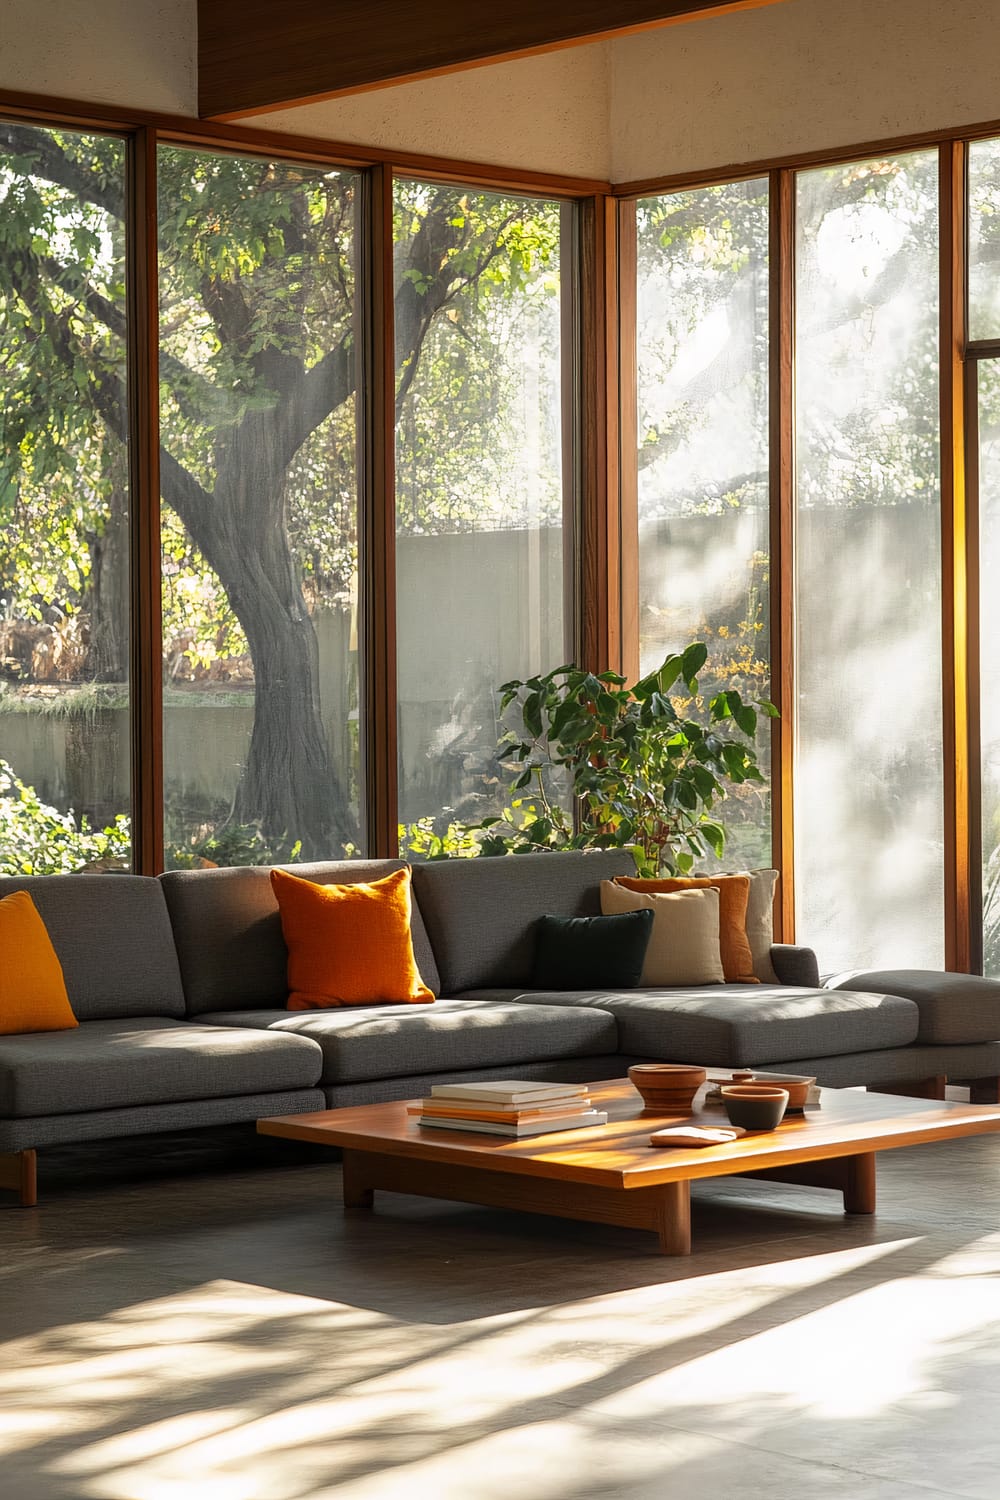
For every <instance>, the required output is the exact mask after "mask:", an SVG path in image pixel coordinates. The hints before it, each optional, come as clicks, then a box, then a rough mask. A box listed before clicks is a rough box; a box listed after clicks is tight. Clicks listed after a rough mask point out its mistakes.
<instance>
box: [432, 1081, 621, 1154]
mask: <svg viewBox="0 0 1000 1500" xmlns="http://www.w3.org/2000/svg"><path fill="white" fill-rule="evenodd" d="M408 1108H409V1112H410V1114H411V1115H416V1116H417V1117H418V1123H419V1124H421V1125H430V1126H432V1127H433V1128H434V1129H435V1130H477V1131H480V1132H482V1134H484V1135H505V1136H510V1137H511V1138H512V1139H514V1140H519V1139H522V1138H523V1137H525V1136H531V1135H549V1134H551V1133H552V1132H553V1131H556V1130H580V1129H582V1128H583V1127H584V1126H585V1125H606V1124H607V1120H608V1117H607V1115H606V1114H605V1112H604V1111H603V1110H599V1109H594V1108H593V1106H592V1103H591V1099H590V1095H589V1094H588V1092H587V1087H586V1084H582V1083H533V1082H530V1081H528V1082H522V1081H521V1080H519V1079H516V1078H505V1079H502V1080H500V1081H498V1082H495V1083H435V1084H434V1085H432V1087H431V1092H430V1097H429V1098H427V1099H422V1100H421V1102H420V1103H419V1104H411V1105H409V1106H408Z"/></svg>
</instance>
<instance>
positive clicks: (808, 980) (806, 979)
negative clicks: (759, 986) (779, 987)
mask: <svg viewBox="0 0 1000 1500" xmlns="http://www.w3.org/2000/svg"><path fill="white" fill-rule="evenodd" d="M771 963H772V964H773V966H774V972H775V973H776V974H777V976H778V979H779V980H780V982H781V983H782V984H801V985H803V986H804V987H805V988H806V989H810V990H818V989H819V963H818V962H817V959H816V955H815V953H814V952H813V950H812V949H811V948H800V947H798V946H797V945H796V944H795V943H772V944H771Z"/></svg>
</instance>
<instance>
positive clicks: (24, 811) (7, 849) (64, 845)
mask: <svg viewBox="0 0 1000 1500" xmlns="http://www.w3.org/2000/svg"><path fill="white" fill-rule="evenodd" d="M130 849H131V835H130V829H129V820H128V818H126V817H122V816H119V817H117V818H116V819H115V821H114V823H112V824H111V825H110V826H109V827H107V828H102V829H100V830H98V829H92V828H91V827H90V825H89V824H88V822H87V819H86V818H81V819H80V820H79V823H77V820H76V818H75V817H74V815H73V813H72V811H70V812H67V813H61V812H58V811H57V809H56V808H54V807H49V806H48V805H47V804H46V803H44V802H42V801H41V799H40V798H39V796H38V794H37V792H36V791H35V789H34V787H30V786H26V785H25V784H24V782H23V781H20V780H18V778H17V776H15V774H14V772H13V771H12V769H11V767H10V766H9V765H8V764H7V762H6V761H5V760H0V874H2V875H68V874H71V873H72V872H73V871H76V870H87V869H94V868H99V869H105V870H106V869H121V870H127V869H128V867H129V856H130Z"/></svg>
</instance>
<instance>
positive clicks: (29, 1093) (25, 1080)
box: [0, 1016, 323, 1119]
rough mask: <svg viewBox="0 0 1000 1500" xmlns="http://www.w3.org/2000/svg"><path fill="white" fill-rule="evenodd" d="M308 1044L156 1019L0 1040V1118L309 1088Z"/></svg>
mask: <svg viewBox="0 0 1000 1500" xmlns="http://www.w3.org/2000/svg"><path fill="white" fill-rule="evenodd" d="M322 1061H323V1059H322V1055H321V1053H320V1050H319V1048H318V1047H317V1046H316V1045H315V1044H314V1043H313V1042H310V1041H309V1040H308V1039H307V1038H306V1037H300V1036H272V1035H266V1036H265V1035H261V1034H260V1033H257V1034H254V1033H252V1032H234V1031H232V1030H231V1029H230V1028H229V1027H221V1026H220V1027H208V1026H202V1025H199V1024H197V1023H195V1022H185V1021H171V1020H169V1019H167V1018H165V1017H161V1016H152V1017H145V1018H134V1019H131V1020H118V1021H87V1022H86V1023H85V1024H83V1025H82V1026H79V1027H78V1028H77V1029H76V1030H75V1031H55V1032H29V1033H27V1034H25V1035H22V1036H5V1037H0V1117H7V1118H11V1119H23V1118H26V1117H30V1116H33V1115H62V1114H75V1113H78V1112H84V1111H90V1110H101V1109H125V1108H130V1107H132V1106H136V1105H152V1104H174V1103H178V1102H180V1101H184V1100H193V1099H217V1098H226V1097H229V1096H236V1095H240V1094H265V1093H274V1092H275V1091H277V1090H285V1089H300V1088H311V1087H312V1086H313V1085H314V1084H315V1083H317V1081H318V1080H319V1075H320V1071H321V1068H322Z"/></svg>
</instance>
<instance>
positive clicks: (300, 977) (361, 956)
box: [271, 869, 434, 1010]
mask: <svg viewBox="0 0 1000 1500" xmlns="http://www.w3.org/2000/svg"><path fill="white" fill-rule="evenodd" d="M271 886H272V889H273V890H274V894H275V896H276V898H277V902H278V909H279V911H280V912H281V930H282V932H283V933H284V935H285V943H286V945H287V947H288V988H289V991H290V993H289V996H288V1009H289V1010H327V1009H330V1008H331V1007H333V1006H337V1005H377V1004H379V1003H380V1002H384V1003H387V1004H388V1003H395V1004H412V1005H426V1004H427V1003H429V1002H430V1001H432V1000H433V999H434V996H433V995H432V994H431V991H430V990H429V989H428V988H427V986H426V985H425V984H424V983H423V981H422V980H421V978H420V971H419V969H418V968H417V961H416V959H415V958H414V956H413V939H412V937H411V936H410V872H409V870H408V869H403V870H394V871H393V873H392V874H391V875H386V877H385V878H384V880H373V881H371V882H370V883H368V884H365V883H363V882H359V883H358V884H357V885H316V884H314V883H313V881H311V880H303V879H302V878H301V876H299V875H289V874H288V872H287V870H272V871H271Z"/></svg>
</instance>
